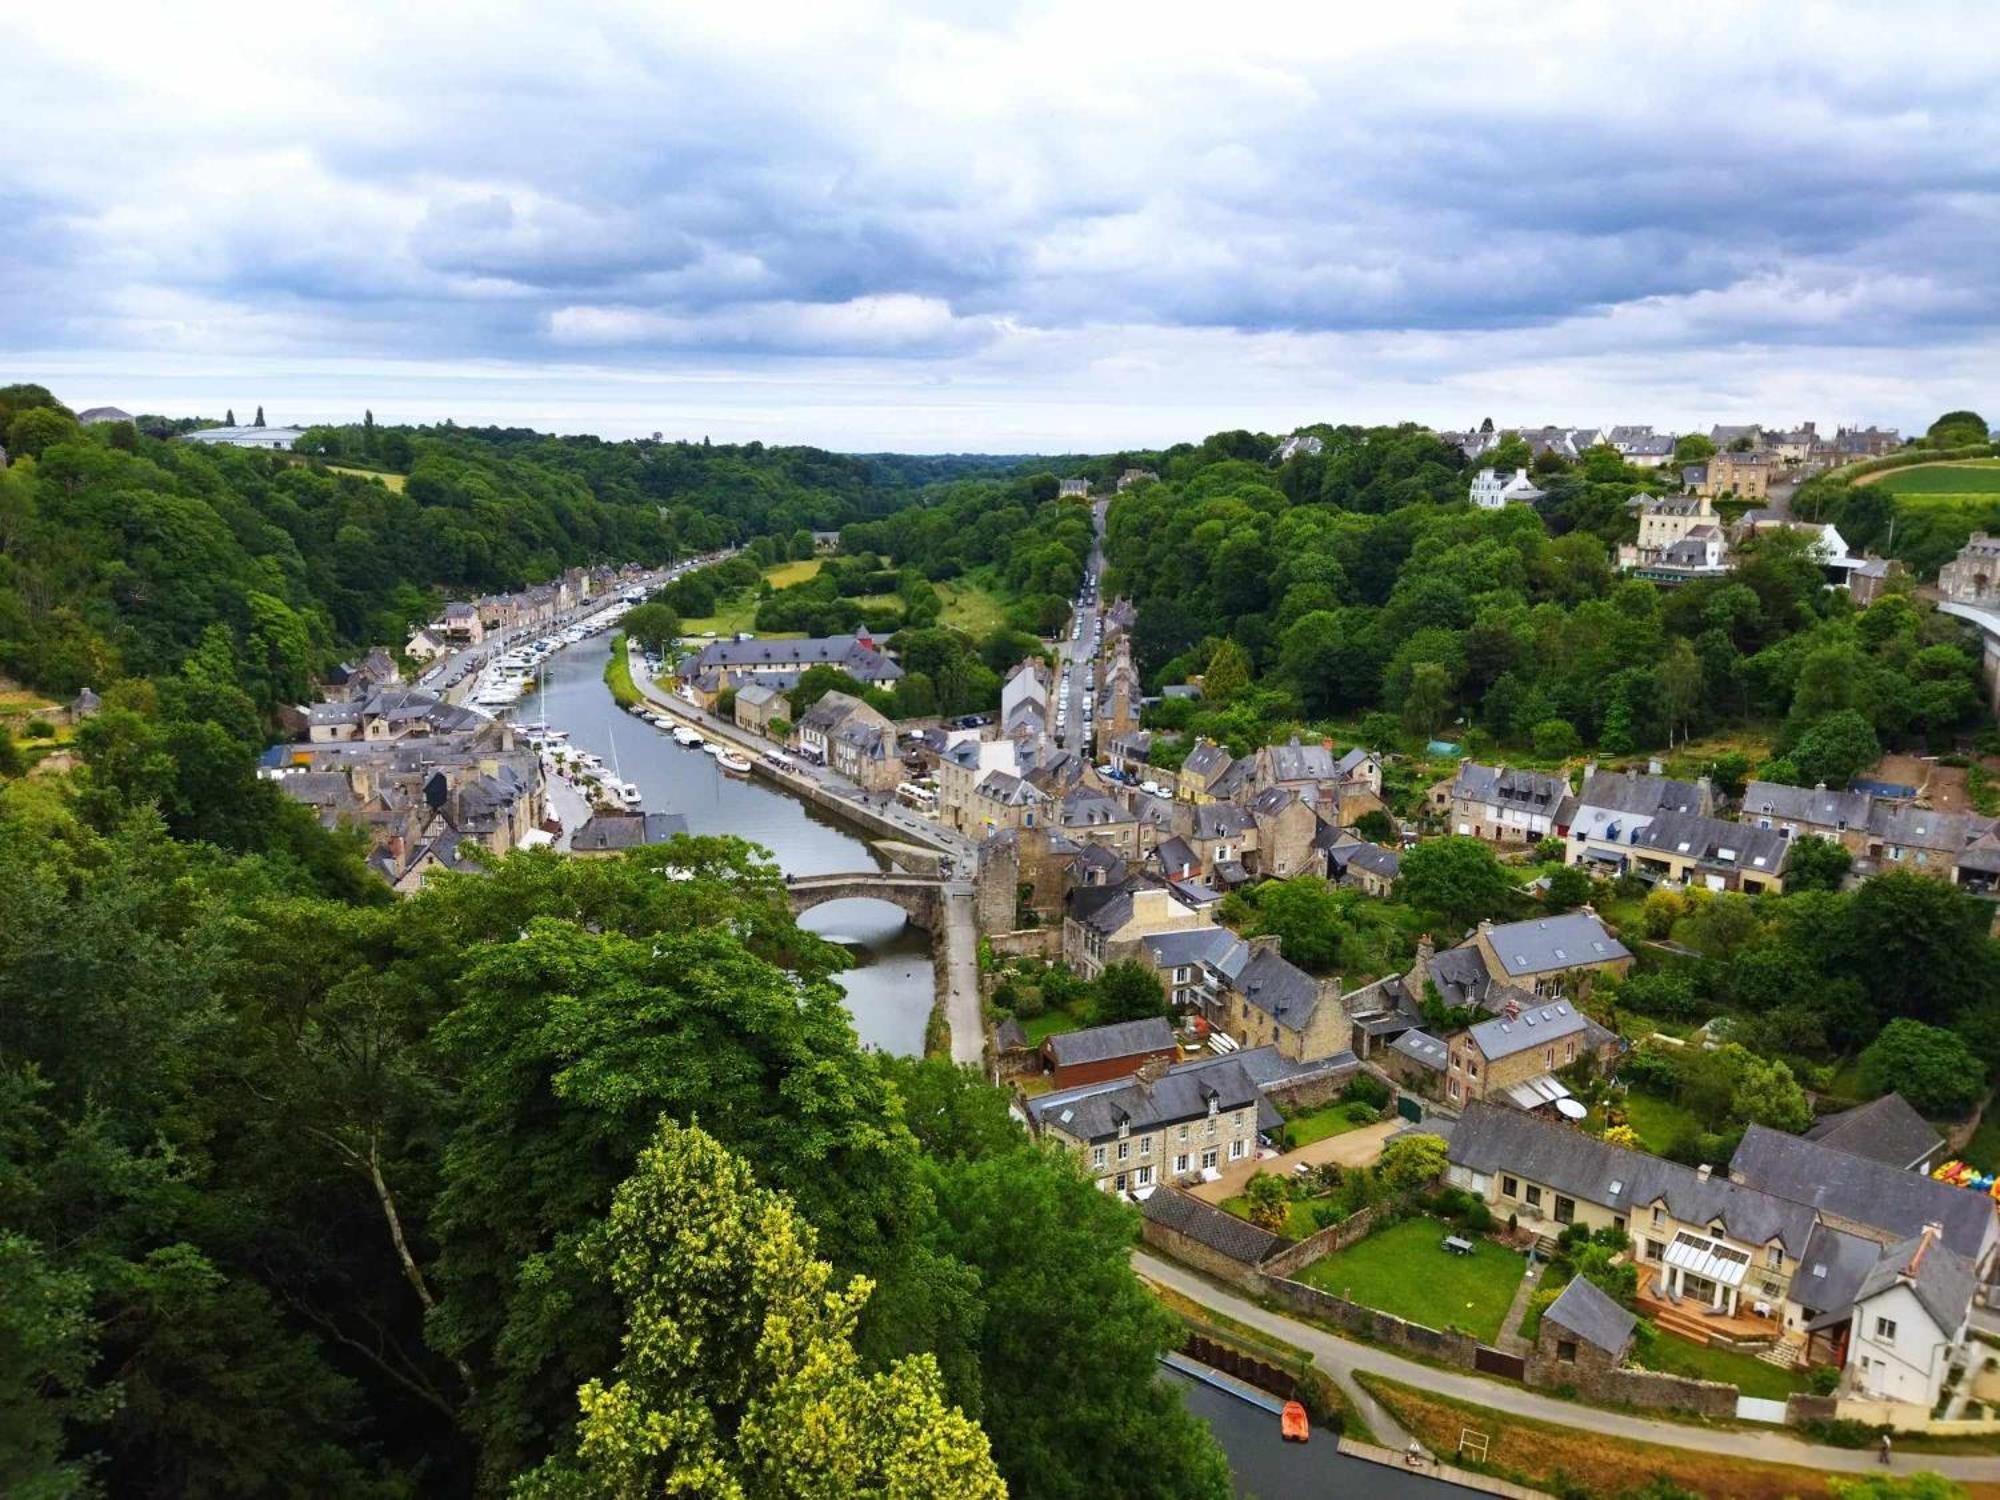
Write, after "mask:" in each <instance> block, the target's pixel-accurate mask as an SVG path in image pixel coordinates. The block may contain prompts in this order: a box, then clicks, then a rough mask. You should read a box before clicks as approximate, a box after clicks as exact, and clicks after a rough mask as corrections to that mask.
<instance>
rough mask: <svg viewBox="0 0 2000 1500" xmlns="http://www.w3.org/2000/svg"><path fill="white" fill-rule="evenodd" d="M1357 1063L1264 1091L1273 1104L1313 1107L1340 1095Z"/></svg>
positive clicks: (1351, 1077)
mask: <svg viewBox="0 0 2000 1500" xmlns="http://www.w3.org/2000/svg"><path fill="white" fill-rule="evenodd" d="M1359 1067H1360V1065H1359V1064H1358V1063H1357V1064H1356V1065H1355V1066H1354V1067H1352V1068H1340V1069H1337V1070H1334V1071H1331V1072H1327V1073H1320V1074H1316V1075H1315V1076H1313V1077H1311V1078H1302V1079H1300V1080H1299V1081H1298V1082H1297V1083H1292V1084H1283V1083H1281V1084H1277V1085H1274V1086H1273V1087H1271V1088H1269V1089H1266V1090H1265V1091H1264V1092H1265V1094H1266V1095H1267V1096H1268V1097H1269V1099H1270V1101H1271V1102H1272V1103H1273V1104H1290V1105H1294V1106H1296V1107H1297V1108H1299V1109H1315V1108H1317V1107H1318V1106H1320V1105H1322V1104H1325V1103H1326V1102H1327V1101H1328V1100H1330V1099H1337V1098H1339V1097H1340V1093H1341V1090H1343V1089H1345V1088H1346V1087H1347V1085H1348V1083H1349V1082H1350V1081H1351V1080H1352V1079H1353V1077H1354V1075H1355V1073H1356V1072H1357V1071H1358V1070H1359Z"/></svg>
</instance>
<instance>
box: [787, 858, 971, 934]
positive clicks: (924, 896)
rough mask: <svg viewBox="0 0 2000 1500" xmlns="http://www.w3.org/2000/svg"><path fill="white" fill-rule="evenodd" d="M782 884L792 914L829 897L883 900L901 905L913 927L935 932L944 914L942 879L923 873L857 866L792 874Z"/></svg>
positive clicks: (829, 898)
mask: <svg viewBox="0 0 2000 1500" xmlns="http://www.w3.org/2000/svg"><path fill="white" fill-rule="evenodd" d="M785 885H786V890H787V893H788V894H789V895H790V897H791V902H792V915H793V916H794V917H799V916H803V915H804V914H805V913H807V912H809V911H811V910H812V909H813V908H814V907H815V906H824V905H825V904H826V903H827V902H829V901H856V900H865V901H886V902H888V903H889V904H890V905H891V906H896V907H900V908H901V909H902V912H903V915H904V916H906V917H908V918H909V919H910V925H911V926H912V927H921V928H922V929H923V930H924V931H925V932H928V933H930V934H932V935H933V936H935V935H936V934H937V931H938V926H939V922H940V920H941V918H942V916H943V901H944V882H943V881H941V880H936V879H931V878H928V877H926V876H922V875H905V874H902V873H900V872H897V871H888V872H883V871H879V870H857V871H853V872H851V873H846V874H839V875H800V876H795V877H792V878H790V879H788V880H787V881H786V882H785Z"/></svg>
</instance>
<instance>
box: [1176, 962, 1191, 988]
mask: <svg viewBox="0 0 2000 1500" xmlns="http://www.w3.org/2000/svg"><path fill="white" fill-rule="evenodd" d="M1187 982H1188V966H1187V965H1186V964H1182V965H1181V966H1180V967H1179V968H1177V969H1175V970H1174V983H1175V984H1186V983H1187Z"/></svg>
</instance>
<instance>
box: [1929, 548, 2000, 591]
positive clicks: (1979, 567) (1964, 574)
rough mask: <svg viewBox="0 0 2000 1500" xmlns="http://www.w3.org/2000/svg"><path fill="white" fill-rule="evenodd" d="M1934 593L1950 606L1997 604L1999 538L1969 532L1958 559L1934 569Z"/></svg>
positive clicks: (1999, 572)
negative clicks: (1968, 537)
mask: <svg viewBox="0 0 2000 1500" xmlns="http://www.w3.org/2000/svg"><path fill="white" fill-rule="evenodd" d="M1938 592H1939V593H1940V594H1942V595H1944V597H1945V598H1946V599H1948V600H1950V601H1951V602H1952V603H1954V604H1977V605H1982V606H1985V607H1988V608H1991V607H1993V606H1994V605H1996V604H2000V537H1996V536H1988V535H1987V534H1986V533H1985V532H1983V531H1975V532H1973V534H1972V539H1971V540H1970V541H1968V542H1967V543H1966V544H1965V545H1964V546H1963V547H1962V548H1960V549H1959V553H1958V556H1957V557H1954V558H1953V559H1952V560H1951V561H1950V562H1948V563H1946V564H1945V565H1944V566H1943V567H1942V568H1940V569H1938Z"/></svg>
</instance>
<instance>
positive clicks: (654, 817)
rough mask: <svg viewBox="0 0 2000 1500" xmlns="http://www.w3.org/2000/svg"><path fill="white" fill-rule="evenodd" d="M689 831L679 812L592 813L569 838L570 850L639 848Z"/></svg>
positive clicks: (660, 842)
mask: <svg viewBox="0 0 2000 1500" xmlns="http://www.w3.org/2000/svg"><path fill="white" fill-rule="evenodd" d="M687 831H688V825H687V819H686V818H684V817H682V816H681V815H680V814H679V813H663V812H649V813H637V814H634V813H595V814H593V815H592V816H591V817H589V818H587V819H585V820H584V823H583V825H582V826H581V827H579V828H578V829H577V830H576V832H575V833H573V834H571V835H570V840H569V846H570V848H571V849H572V850H579V849H580V850H584V851H586V852H589V851H592V850H604V849H639V848H643V847H645V846H646V845H648V844H664V843H665V842H666V841H667V840H668V839H670V838H673V837H675V836H676V835H678V834H683V833H686V832H687Z"/></svg>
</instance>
